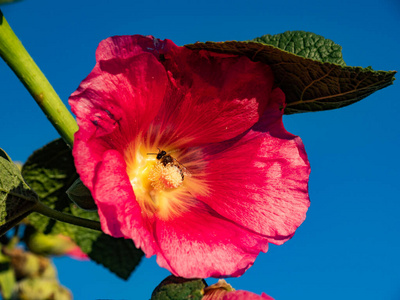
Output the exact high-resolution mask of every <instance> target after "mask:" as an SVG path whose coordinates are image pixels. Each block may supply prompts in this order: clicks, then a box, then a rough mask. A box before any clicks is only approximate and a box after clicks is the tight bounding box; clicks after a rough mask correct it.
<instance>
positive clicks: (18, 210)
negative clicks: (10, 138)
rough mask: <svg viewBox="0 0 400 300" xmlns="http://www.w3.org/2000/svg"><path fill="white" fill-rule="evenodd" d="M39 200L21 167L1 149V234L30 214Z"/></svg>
mask: <svg viewBox="0 0 400 300" xmlns="http://www.w3.org/2000/svg"><path fill="white" fill-rule="evenodd" d="M37 200H38V198H37V195H36V194H35V192H34V191H32V189H31V188H30V187H29V186H28V185H27V184H26V182H25V181H24V179H23V178H22V175H21V172H20V170H19V168H18V167H17V166H16V165H15V164H14V163H13V162H12V161H11V159H10V157H9V156H8V155H7V153H6V152H4V151H3V150H2V149H0V235H2V234H4V233H5V232H7V231H8V230H9V229H11V228H12V227H14V226H15V225H16V224H18V223H19V222H20V221H21V220H22V219H23V218H25V217H26V216H27V215H29V214H30V213H31V212H32V211H33V207H34V206H35V205H36V203H37Z"/></svg>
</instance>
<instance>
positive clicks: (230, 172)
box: [69, 35, 310, 278]
mask: <svg viewBox="0 0 400 300" xmlns="http://www.w3.org/2000/svg"><path fill="white" fill-rule="evenodd" d="M96 60H97V63H96V65H95V67H94V69H93V70H92V72H91V73H90V74H89V76H88V77H87V78H86V79H85V80H83V81H82V83H81V84H80V86H79V88H78V90H77V91H75V92H74V93H73V94H72V95H71V97H70V98H69V103H70V104H71V106H72V110H73V112H74V113H75V114H76V116H77V121H78V125H79V131H78V132H77V133H76V135H75V143H74V148H73V154H74V158H75V165H76V168H77V171H78V173H79V175H80V177H81V179H82V181H83V183H84V184H85V185H86V186H87V187H88V188H89V189H90V191H91V192H92V195H93V197H94V199H95V202H96V204H97V206H98V212H99V215H100V221H101V224H102V229H103V231H104V232H105V233H107V234H110V235H112V236H114V237H125V238H131V239H132V240H133V241H134V242H135V245H136V246H137V247H140V248H141V249H142V250H143V251H144V253H145V254H146V256H147V257H150V256H152V255H157V262H158V264H159V265H160V266H162V267H165V268H167V269H168V270H170V271H171V272H172V273H173V274H174V275H177V276H182V277H201V278H205V277H210V276H214V277H219V276H228V275H229V276H239V275H241V274H243V273H244V272H245V270H246V269H248V268H249V267H250V266H251V265H252V264H253V262H254V260H255V259H256V257H257V255H258V254H259V252H260V251H262V252H266V251H267V249H268V242H271V243H274V244H278V245H279V244H282V243H284V242H285V241H287V240H288V239H290V238H291V237H292V236H293V234H294V232H295V230H296V229H297V227H298V226H299V225H300V224H301V223H302V222H303V221H304V219H305V214H306V211H307V209H308V206H309V199H308V193H307V183H308V175H309V171H310V169H309V163H308V160H307V156H306V153H305V150H304V146H303V144H302V142H301V140H300V138H299V137H296V136H294V135H292V134H290V133H288V132H287V131H286V130H285V129H284V127H283V124H282V108H283V106H284V103H285V99H284V98H285V97H284V94H283V92H282V91H281V90H280V89H279V88H273V84H274V79H273V74H272V71H271V70H270V68H269V67H268V66H266V65H264V64H262V63H256V62H252V61H250V60H249V59H248V58H247V57H239V56H235V55H226V54H217V53H212V52H207V51H191V50H189V49H187V48H185V47H178V46H176V45H175V44H174V43H172V42H171V41H170V40H164V41H162V40H158V39H155V38H153V37H144V36H138V35H135V36H119V37H111V38H108V39H106V40H104V41H102V42H101V43H100V45H99V47H98V49H97V52H96ZM163 151H165V153H164V152H163ZM157 154H158V155H157Z"/></svg>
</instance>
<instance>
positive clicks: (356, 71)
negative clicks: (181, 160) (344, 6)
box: [186, 33, 396, 114]
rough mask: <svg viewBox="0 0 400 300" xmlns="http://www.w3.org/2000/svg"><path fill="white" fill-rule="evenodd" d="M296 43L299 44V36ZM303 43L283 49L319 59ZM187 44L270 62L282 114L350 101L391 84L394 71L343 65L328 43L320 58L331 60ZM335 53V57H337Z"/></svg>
mask: <svg viewBox="0 0 400 300" xmlns="http://www.w3.org/2000/svg"><path fill="white" fill-rule="evenodd" d="M283 35H284V34H283ZM288 36H289V34H287V33H286V35H285V36H284V37H285V38H287V39H288ZM281 39H282V40H283V36H280V38H279V37H277V38H274V36H269V37H268V36H267V37H265V36H264V38H263V37H262V38H259V40H263V42H265V43H266V42H270V43H273V44H275V45H277V46H282V45H283V44H284V43H283V42H281ZM296 43H297V45H300V46H301V43H300V41H299V38H297V40H296ZM304 43H305V44H306V46H307V47H308V48H307V49H308V50H307V51H306V50H304V49H303V50H301V49H300V48H298V49H296V44H295V43H294V42H293V43H290V42H289V43H288V44H287V45H286V48H288V50H291V51H294V52H295V53H297V54H301V55H304V56H306V57H313V58H318V55H319V56H321V55H322V54H321V53H324V52H323V51H322V52H321V51H320V53H319V54H318V55H317V54H316V53H317V52H318V51H312V50H311V48H312V45H313V43H312V42H309V43H306V41H303V44H304ZM320 43H321V41H319V42H318V41H315V43H314V45H319V44H320ZM332 43H333V42H332ZM186 47H188V48H189V49H193V50H208V51H214V52H218V53H227V54H237V55H245V56H247V57H249V58H250V59H251V60H253V61H257V62H258V61H259V62H262V63H264V64H267V65H269V66H270V67H271V69H272V70H273V72H274V76H275V81H276V84H277V86H278V87H280V88H281V89H282V90H283V91H284V93H285V95H286V108H285V114H294V113H301V112H312V111H323V110H329V109H336V108H340V107H343V106H347V105H350V104H353V103H355V102H357V101H359V100H361V99H363V98H365V97H367V96H369V95H371V94H372V93H374V92H375V91H377V90H380V89H382V88H384V87H386V86H389V85H391V84H392V83H393V81H394V75H395V73H396V72H394V71H389V72H386V71H373V70H372V69H371V68H361V67H346V66H344V62H343V61H342V60H341V58H340V57H339V55H338V51H339V50H340V49H339V48H336V47H335V46H334V45H332V46H331V49H333V50H332V51H331V52H329V51H325V50H324V51H325V54H326V56H323V55H322V58H321V59H325V60H326V61H330V62H321V61H317V60H314V59H311V58H305V57H301V56H299V55H296V54H293V53H291V52H288V51H285V50H282V49H279V48H277V47H275V46H271V45H266V44H263V43H260V42H237V41H229V42H218V43H216V42H206V43H195V44H191V45H186ZM339 47H340V46H339ZM335 56H337V57H336V60H335ZM341 61H342V63H341ZM332 62H336V63H332ZM338 63H340V64H338Z"/></svg>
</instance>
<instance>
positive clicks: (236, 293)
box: [222, 290, 274, 300]
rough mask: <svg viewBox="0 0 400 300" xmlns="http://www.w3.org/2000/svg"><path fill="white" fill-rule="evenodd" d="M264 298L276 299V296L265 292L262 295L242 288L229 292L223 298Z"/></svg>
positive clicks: (240, 299) (256, 299)
mask: <svg viewBox="0 0 400 300" xmlns="http://www.w3.org/2000/svg"><path fill="white" fill-rule="evenodd" d="M262 299H267V300H274V298H272V297H270V296H268V295H267V294H265V293H262V294H261V296H259V295H257V294H254V293H252V292H248V291H242V290H238V291H233V292H228V293H226V294H225V295H224V297H223V298H222V300H262Z"/></svg>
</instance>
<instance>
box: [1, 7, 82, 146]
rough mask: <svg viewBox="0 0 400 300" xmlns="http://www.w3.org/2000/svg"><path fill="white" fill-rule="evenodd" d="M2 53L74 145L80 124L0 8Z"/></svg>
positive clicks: (66, 139) (49, 116) (61, 131)
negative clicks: (75, 134)
mask: <svg viewBox="0 0 400 300" xmlns="http://www.w3.org/2000/svg"><path fill="white" fill-rule="evenodd" d="M0 56H1V57H2V58H3V59H4V61H5V62H6V63H7V64H8V66H9V67H10V68H11V69H12V70H13V71H14V73H15V74H16V75H17V77H18V78H19V80H20V81H21V82H22V83H23V85H24V86H25V87H26V89H27V90H28V91H29V93H30V94H31V95H32V97H33V98H34V99H35V100H36V102H37V104H38V105H39V106H40V108H41V109H42V110H43V112H44V113H45V115H46V116H47V118H48V119H49V120H50V122H51V123H52V124H53V126H54V127H55V128H56V130H57V131H58V133H59V134H60V135H61V136H62V137H63V139H64V140H65V141H66V143H67V144H68V145H70V146H72V143H73V141H74V133H75V132H76V131H77V130H78V125H77V124H76V121H75V119H74V117H73V116H72V115H71V113H70V112H69V111H68V109H67V108H66V106H65V105H64V103H63V102H62V101H61V99H60V97H59V96H58V95H57V93H56V92H55V91H54V89H53V87H52V86H51V84H50V83H49V81H48V80H47V79H46V77H45V76H44V75H43V73H42V71H40V69H39V67H38V66H37V65H36V63H35V62H34V61H33V59H32V57H31V56H30V55H29V53H28V52H27V51H26V49H25V48H24V46H23V45H22V43H21V42H20V40H19V39H18V37H17V36H16V35H15V33H14V32H13V30H12V29H11V27H10V26H9V24H8V23H7V21H6V19H5V18H4V16H3V14H2V12H1V11H0Z"/></svg>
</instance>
